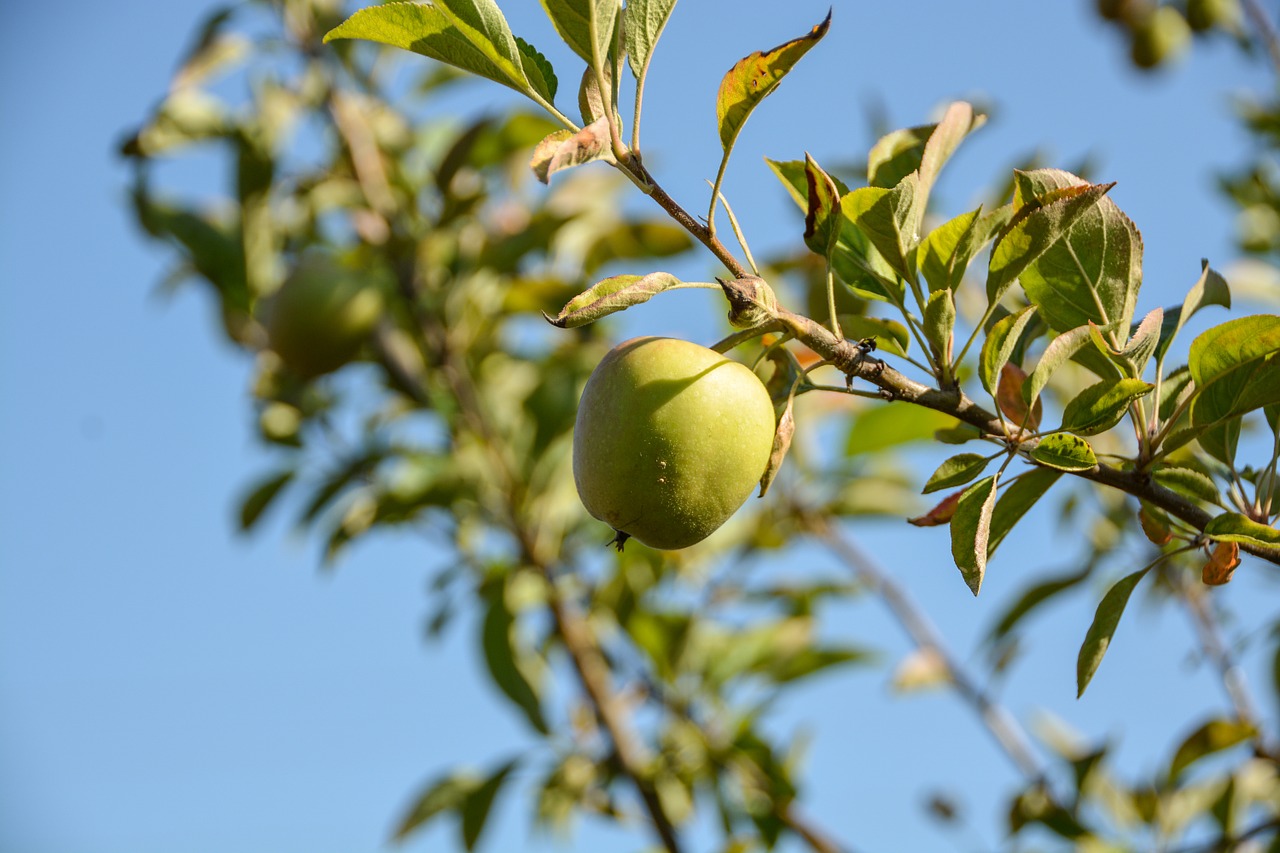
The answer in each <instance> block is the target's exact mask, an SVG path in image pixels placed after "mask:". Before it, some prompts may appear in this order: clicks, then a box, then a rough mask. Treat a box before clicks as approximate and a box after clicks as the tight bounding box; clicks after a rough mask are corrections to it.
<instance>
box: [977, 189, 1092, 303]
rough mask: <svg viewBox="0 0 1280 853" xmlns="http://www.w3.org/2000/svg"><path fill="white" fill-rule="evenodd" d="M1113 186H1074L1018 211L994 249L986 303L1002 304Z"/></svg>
mask: <svg viewBox="0 0 1280 853" xmlns="http://www.w3.org/2000/svg"><path fill="white" fill-rule="evenodd" d="M1113 186H1114V184H1095V185H1092V186H1080V187H1071V188H1067V189H1063V190H1060V191H1058V192H1057V193H1053V194H1050V195H1048V196H1046V197H1045V198H1043V199H1039V200H1035V201H1030V202H1027V203H1026V204H1025V205H1024V206H1023V207H1022V208H1021V209H1019V210H1017V212H1016V213H1015V214H1014V217H1013V220H1012V221H1011V222H1010V224H1009V227H1008V228H1007V229H1006V230H1005V232H1004V233H1003V234H1002V235H1001V236H1000V237H999V238H998V239H997V240H996V244H995V247H994V248H993V249H992V250H991V259H990V261H989V262H988V265H987V302H988V303H989V304H991V305H995V304H997V303H999V302H1000V299H1001V298H1002V297H1003V296H1004V294H1005V291H1007V290H1008V289H1009V288H1010V286H1012V285H1013V283H1014V281H1016V280H1017V279H1018V277H1019V276H1021V275H1022V273H1023V272H1024V271H1025V270H1026V268H1027V267H1028V266H1030V265H1031V263H1032V262H1034V261H1035V260H1036V259H1037V258H1039V257H1040V256H1041V255H1043V254H1044V253H1045V252H1046V251H1048V250H1049V249H1050V248H1052V247H1053V246H1054V245H1055V244H1057V242H1058V241H1059V240H1061V239H1062V238H1063V237H1065V236H1066V234H1067V232H1068V231H1070V229H1071V227H1072V226H1073V225H1074V224H1075V223H1076V221H1077V220H1079V219H1081V218H1082V217H1083V216H1085V214H1087V213H1089V211H1091V210H1093V209H1094V208H1095V207H1097V205H1098V203H1099V201H1100V200H1101V199H1102V197H1103V196H1105V195H1106V193H1107V192H1108V191H1109V190H1110V189H1111V187H1113ZM1032 302H1036V300H1032ZM1037 304H1038V303H1037ZM1046 319H1047V318H1046ZM1050 325H1053V324H1052V323H1050ZM1077 325H1083V323H1081V324H1077ZM1068 328H1071V327H1068Z"/></svg>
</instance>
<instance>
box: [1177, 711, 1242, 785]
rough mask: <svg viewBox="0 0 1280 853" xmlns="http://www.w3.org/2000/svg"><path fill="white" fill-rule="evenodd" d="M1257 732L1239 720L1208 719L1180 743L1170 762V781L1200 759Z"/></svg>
mask: <svg viewBox="0 0 1280 853" xmlns="http://www.w3.org/2000/svg"><path fill="white" fill-rule="evenodd" d="M1257 733H1258V731H1257V729H1256V728H1254V727H1253V726H1252V725H1250V724H1249V723H1244V722H1240V721H1238V720H1210V721H1208V722H1207V723H1205V724H1204V725H1202V726H1200V728H1198V729H1196V730H1195V731H1194V732H1192V733H1191V734H1189V735H1188V736H1187V737H1186V739H1185V740H1183V741H1182V743H1181V744H1179V746H1178V750H1177V752H1175V753H1174V754H1173V760H1172V761H1171V762H1169V781H1170V782H1174V781H1176V780H1177V779H1178V777H1179V776H1181V775H1182V774H1183V773H1185V772H1186V771H1187V769H1188V768H1189V767H1191V765H1193V764H1195V763H1196V762H1197V761H1199V760H1200V759H1202V758H1206V757H1207V756H1210V755H1213V754H1214V753H1217V752H1222V751H1223V750H1224V749H1230V748H1231V747H1233V746H1236V745H1238V744H1242V743H1245V742H1246V741H1248V740H1250V739H1252V738H1253V737H1254V736H1255V735H1257Z"/></svg>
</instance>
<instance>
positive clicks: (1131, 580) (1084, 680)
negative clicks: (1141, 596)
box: [1076, 569, 1149, 699]
mask: <svg viewBox="0 0 1280 853" xmlns="http://www.w3.org/2000/svg"><path fill="white" fill-rule="evenodd" d="M1148 571H1149V569H1140V570H1138V571H1136V572H1134V573H1133V574H1131V575H1129V576H1128V577H1125V578H1123V579H1122V580H1120V581H1119V582H1118V583H1116V585H1115V586H1113V587H1111V589H1109V590H1107V594H1106V595H1104V596H1103V597H1102V601H1101V602H1099V603H1098V609H1097V612H1095V613H1094V615H1093V624H1091V625H1090V626H1089V631H1088V633H1086V634H1085V637H1084V643H1082V644H1081V645H1080V654H1079V656H1078V657H1077V658H1076V698H1077V699H1078V698H1080V697H1081V696H1083V695H1084V689H1085V688H1086V687H1088V686H1089V682H1090V681H1091V680H1092V679H1093V674H1094V673H1095V672H1097V671H1098V666H1099V664H1101V663H1102V658H1103V656H1104V655H1106V653H1107V648H1108V647H1109V646H1110V645H1111V638H1112V636H1113V635H1114V634H1115V632H1116V626H1118V625H1119V624H1120V617H1121V616H1122V615H1123V614H1124V608H1125V605H1127V604H1128V603H1129V596H1131V595H1132V594H1133V590H1134V588H1135V587H1136V586H1137V585H1138V582H1139V581H1141V580H1142V579H1143V578H1144V577H1145V576H1146V574H1147V572H1148Z"/></svg>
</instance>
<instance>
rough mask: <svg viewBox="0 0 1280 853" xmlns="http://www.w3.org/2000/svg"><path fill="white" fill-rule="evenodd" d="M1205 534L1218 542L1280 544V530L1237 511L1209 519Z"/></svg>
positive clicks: (1255, 544) (1256, 544)
mask: <svg viewBox="0 0 1280 853" xmlns="http://www.w3.org/2000/svg"><path fill="white" fill-rule="evenodd" d="M1204 535H1205V536H1208V537H1209V538H1210V539H1213V540H1214V541H1216V542H1238V543H1239V544H1241V545H1253V546H1258V545H1263V546H1265V545H1274V546H1280V530H1276V529H1275V528H1274V527H1271V526H1270V525H1267V524H1262V523H1261V522H1258V521H1254V520H1253V519H1251V518H1249V517H1247V516H1244V515H1241V514H1239V513H1237V512H1224V513H1223V514H1222V515H1217V516H1214V517H1213V518H1211V519H1209V523H1208V524H1206V525H1205V526H1204Z"/></svg>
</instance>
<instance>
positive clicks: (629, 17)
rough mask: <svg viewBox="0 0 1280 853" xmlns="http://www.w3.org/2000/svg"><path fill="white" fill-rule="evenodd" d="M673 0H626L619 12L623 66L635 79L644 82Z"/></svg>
mask: <svg viewBox="0 0 1280 853" xmlns="http://www.w3.org/2000/svg"><path fill="white" fill-rule="evenodd" d="M675 5H676V0H627V7H626V9H624V10H623V13H622V25H623V26H622V39H623V45H624V46H625V47H626V50H627V63H628V64H630V66H631V73H633V74H635V76H636V79H637V80H641V81H642V80H644V78H645V76H646V75H647V74H648V71H649V62H650V60H651V59H652V58H653V49H654V47H656V46H657V44H658V39H659V37H661V35H662V31H663V30H664V29H665V28H666V26H667V21H669V20H670V19H671V12H672V11H673V10H674V9H675Z"/></svg>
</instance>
